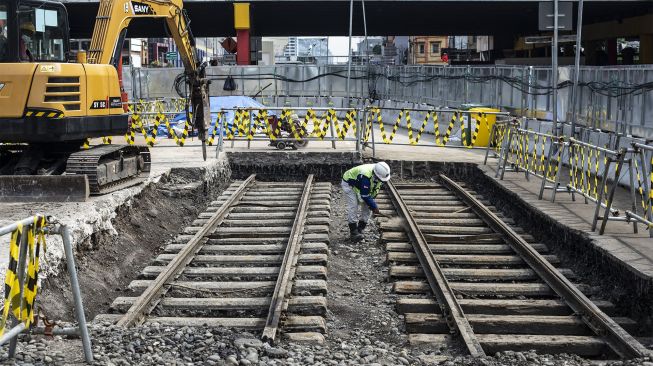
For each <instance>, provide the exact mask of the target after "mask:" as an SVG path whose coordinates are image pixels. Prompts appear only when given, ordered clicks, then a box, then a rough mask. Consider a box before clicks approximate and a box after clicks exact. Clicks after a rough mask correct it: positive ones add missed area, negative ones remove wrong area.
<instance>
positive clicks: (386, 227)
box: [381, 218, 485, 231]
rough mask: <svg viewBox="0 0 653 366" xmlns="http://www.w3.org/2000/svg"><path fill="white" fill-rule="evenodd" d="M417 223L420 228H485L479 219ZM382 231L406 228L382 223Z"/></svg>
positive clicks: (390, 223)
mask: <svg viewBox="0 0 653 366" xmlns="http://www.w3.org/2000/svg"><path fill="white" fill-rule="evenodd" d="M417 223H418V224H419V226H420V228H429V227H430V228H432V227H436V226H465V227H485V223H484V222H483V221H481V220H479V219H451V218H450V219H426V220H424V219H422V220H420V221H418V222H417ZM381 230H388V231H392V230H404V226H403V225H402V224H401V223H397V222H395V221H389V222H388V221H384V222H382V223H381Z"/></svg>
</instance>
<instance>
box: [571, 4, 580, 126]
mask: <svg viewBox="0 0 653 366" xmlns="http://www.w3.org/2000/svg"><path fill="white" fill-rule="evenodd" d="M582 30H583V0H578V19H577V20H576V54H575V55H574V85H573V87H572V88H571V106H570V107H571V133H570V136H569V137H576V119H577V115H576V103H577V102H578V80H579V78H580V52H581V50H582V47H581V44H580V43H581V42H580V40H581V33H582Z"/></svg>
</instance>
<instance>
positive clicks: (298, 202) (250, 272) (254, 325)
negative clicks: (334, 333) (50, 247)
mask: <svg viewBox="0 0 653 366" xmlns="http://www.w3.org/2000/svg"><path fill="white" fill-rule="evenodd" d="M330 191H331V185H330V183H317V182H315V181H314V179H313V176H312V175H311V176H309V177H308V179H307V180H306V182H304V183H301V182H259V181H256V178H255V176H254V175H252V176H250V177H249V178H248V179H246V180H245V181H238V182H234V183H233V184H231V186H229V187H228V188H227V189H226V190H225V192H223V193H222V195H221V196H220V197H219V198H218V199H217V200H216V201H214V202H212V203H211V204H210V205H209V207H208V208H207V209H206V211H205V212H203V213H201V214H200V215H199V216H198V218H197V219H196V220H195V221H193V223H192V224H191V225H190V226H188V227H187V228H185V230H184V231H183V232H182V233H181V234H180V235H178V236H177V237H176V238H175V240H174V241H173V242H172V243H171V244H168V245H167V246H166V247H165V250H164V253H162V254H160V255H159V256H158V257H156V259H155V260H154V262H153V263H151V265H150V266H148V267H146V268H145V269H144V270H143V271H142V273H141V276H140V278H139V279H137V280H134V281H132V282H131V283H130V285H129V289H130V290H132V291H133V296H128V297H118V298H116V299H115V301H114V302H113V304H112V306H111V308H112V310H113V311H114V313H113V314H102V315H98V317H96V320H100V321H112V322H116V323H117V324H118V325H123V326H132V325H137V324H141V323H144V322H149V323H152V322H157V323H159V324H162V325H169V326H202V325H207V326H212V327H232V328H242V329H249V330H252V331H256V332H260V334H261V337H262V338H263V339H264V340H267V341H274V340H275V339H276V338H277V336H278V335H279V334H280V333H283V334H284V336H286V337H288V338H290V339H296V340H315V341H321V340H323V335H322V334H323V333H324V332H325V328H326V322H325V320H324V315H325V314H326V298H325V294H326V291H327V285H326V277H327V271H326V262H327V245H328V240H329V236H328V230H329V226H328V224H329V213H330Z"/></svg>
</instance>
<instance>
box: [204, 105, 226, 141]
mask: <svg viewBox="0 0 653 366" xmlns="http://www.w3.org/2000/svg"><path fill="white" fill-rule="evenodd" d="M222 114H223V113H222V112H218V114H217V115H216V117H215V123H213V128H212V129H211V130H209V138H208V143H209V146H213V143H214V142H215V135H216V133H217V132H218V126H219V125H220V123H222Z"/></svg>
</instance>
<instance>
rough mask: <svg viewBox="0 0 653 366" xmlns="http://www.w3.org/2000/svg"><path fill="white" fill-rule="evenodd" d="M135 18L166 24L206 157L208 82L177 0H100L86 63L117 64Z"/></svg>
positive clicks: (184, 13)
mask: <svg viewBox="0 0 653 366" xmlns="http://www.w3.org/2000/svg"><path fill="white" fill-rule="evenodd" d="M135 18H159V19H163V20H165V22H166V24H167V25H168V29H169V30H170V34H171V36H172V38H173V39H174V41H175V44H176V45H177V48H178V50H179V56H180V57H181V60H182V62H183V64H184V69H185V71H184V73H185V80H186V83H187V84H188V90H189V91H190V97H189V98H188V101H189V103H190V107H191V109H192V112H193V113H192V120H193V121H192V126H193V127H194V128H197V130H198V133H199V139H200V140H201V141H202V152H203V154H204V159H205V160H206V131H207V128H208V126H209V124H210V118H211V113H210V107H209V81H208V80H207V79H206V72H205V69H204V64H203V63H202V62H201V61H200V60H198V59H197V56H196V52H195V39H194V37H193V34H192V32H191V30H190V20H189V19H188V16H187V15H186V11H185V10H184V9H183V2H182V1H181V0H140V1H131V0H100V6H99V9H98V14H97V18H96V20H95V27H94V29H93V37H92V39H91V45H90V49H89V50H88V56H87V62H88V63H91V64H112V65H114V66H115V67H118V60H119V58H120V57H121V49H122V44H123V41H124V40H125V36H126V34H127V28H128V27H129V24H130V23H131V21H132V20H133V19H135ZM187 111H188V104H187ZM187 115H189V114H188V113H187Z"/></svg>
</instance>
